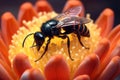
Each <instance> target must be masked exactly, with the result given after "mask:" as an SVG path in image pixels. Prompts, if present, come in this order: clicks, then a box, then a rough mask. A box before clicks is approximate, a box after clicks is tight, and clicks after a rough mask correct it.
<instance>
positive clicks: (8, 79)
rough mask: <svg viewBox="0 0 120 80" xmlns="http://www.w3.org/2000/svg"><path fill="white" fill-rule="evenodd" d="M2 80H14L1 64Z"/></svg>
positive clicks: (0, 73) (0, 74) (0, 75)
mask: <svg viewBox="0 0 120 80" xmlns="http://www.w3.org/2000/svg"><path fill="white" fill-rule="evenodd" d="M0 80H14V79H13V78H12V77H11V76H10V75H9V74H8V72H7V71H6V70H5V68H4V67H3V66H2V65H1V64H0Z"/></svg>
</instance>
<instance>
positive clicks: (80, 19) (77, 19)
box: [57, 16, 91, 28]
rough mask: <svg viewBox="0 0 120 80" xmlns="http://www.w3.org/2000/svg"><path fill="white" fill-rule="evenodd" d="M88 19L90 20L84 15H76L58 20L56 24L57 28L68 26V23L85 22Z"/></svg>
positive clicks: (77, 23)
mask: <svg viewBox="0 0 120 80" xmlns="http://www.w3.org/2000/svg"><path fill="white" fill-rule="evenodd" d="M90 21H91V20H90V19H87V18H85V17H78V16H71V17H66V18H65V19H63V20H62V21H59V23H58V24H57V28H60V27H65V26H70V25H81V24H86V23H89V22H90Z"/></svg>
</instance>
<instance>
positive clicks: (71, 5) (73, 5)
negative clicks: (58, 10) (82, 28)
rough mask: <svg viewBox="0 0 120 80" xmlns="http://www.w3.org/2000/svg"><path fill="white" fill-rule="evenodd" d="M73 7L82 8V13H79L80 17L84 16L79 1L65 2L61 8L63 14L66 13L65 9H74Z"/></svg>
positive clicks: (83, 10) (68, 0)
mask: <svg viewBox="0 0 120 80" xmlns="http://www.w3.org/2000/svg"><path fill="white" fill-rule="evenodd" d="M75 6H81V7H82V11H81V13H80V16H84V12H85V9H84V6H83V4H82V2H81V1H80V0H67V2H66V4H65V6H64V8H63V12H64V11H66V10H67V9H69V8H72V7H75Z"/></svg>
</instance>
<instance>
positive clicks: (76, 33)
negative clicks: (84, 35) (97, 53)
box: [76, 31, 89, 49]
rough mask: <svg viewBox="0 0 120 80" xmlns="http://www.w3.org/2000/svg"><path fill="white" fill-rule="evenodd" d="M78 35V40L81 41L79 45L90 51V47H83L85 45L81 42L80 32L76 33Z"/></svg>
mask: <svg viewBox="0 0 120 80" xmlns="http://www.w3.org/2000/svg"><path fill="white" fill-rule="evenodd" d="M76 32H77V33H76V34H77V38H78V41H79V43H80V44H81V45H82V46H83V47H84V48H85V49H89V48H88V47H85V46H84V45H83V43H82V42H81V40H80V39H81V37H80V32H79V31H76Z"/></svg>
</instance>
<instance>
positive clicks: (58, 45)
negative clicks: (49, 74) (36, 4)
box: [9, 12, 101, 74]
mask: <svg viewBox="0 0 120 80" xmlns="http://www.w3.org/2000/svg"><path fill="white" fill-rule="evenodd" d="M55 16H57V13H55V12H49V13H45V12H44V13H42V12H41V13H39V17H37V18H36V17H34V18H33V20H32V21H28V22H26V21H23V23H24V25H25V26H27V27H28V28H26V27H24V26H22V27H20V29H19V30H18V31H17V33H16V34H14V35H13V37H12V44H11V45H10V46H9V48H10V49H9V59H10V61H11V63H13V59H14V57H15V56H16V55H17V54H19V53H23V54H25V55H27V56H28V58H29V61H30V63H31V65H32V66H33V67H35V68H38V69H39V70H40V71H41V72H42V73H43V72H44V67H45V65H46V64H47V63H48V61H49V59H50V58H51V57H52V56H55V55H62V56H63V58H64V59H65V61H66V62H67V64H68V66H69V68H70V72H71V74H73V73H74V71H75V70H76V69H77V67H78V65H79V64H80V62H81V61H82V60H83V59H84V58H85V56H87V55H89V54H91V53H93V51H94V50H95V49H96V47H97V44H98V42H99V41H100V38H101V37H100V28H97V25H96V24H94V23H93V20H92V19H91V22H89V23H87V24H85V25H86V26H87V28H88V29H89V31H90V37H82V36H81V41H82V43H83V44H84V45H85V46H86V47H89V49H85V48H84V47H82V46H81V45H80V43H79V41H78V39H77V36H76V35H75V34H74V33H71V34H68V36H69V37H70V52H71V57H72V58H73V59H74V61H72V60H71V59H70V58H69V55H68V51H67V50H68V48H67V39H61V38H58V37H54V38H52V39H51V42H50V44H49V46H48V50H47V52H46V54H45V55H44V56H43V57H42V59H40V60H39V61H37V62H35V60H37V59H38V58H39V57H40V56H41V55H42V53H43V51H44V48H45V46H46V43H47V40H48V38H46V39H45V42H44V44H43V45H42V47H41V49H40V50H39V51H37V49H36V47H32V48H31V46H32V44H33V42H34V38H33V35H31V36H29V37H28V38H27V39H26V41H25V43H24V48H23V47H22V43H23V40H24V38H25V37H26V35H28V34H30V33H35V32H36V31H40V27H41V25H42V24H43V23H44V22H46V21H47V20H49V19H51V18H53V17H55ZM86 18H89V19H90V15H89V14H88V15H87V16H86Z"/></svg>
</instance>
